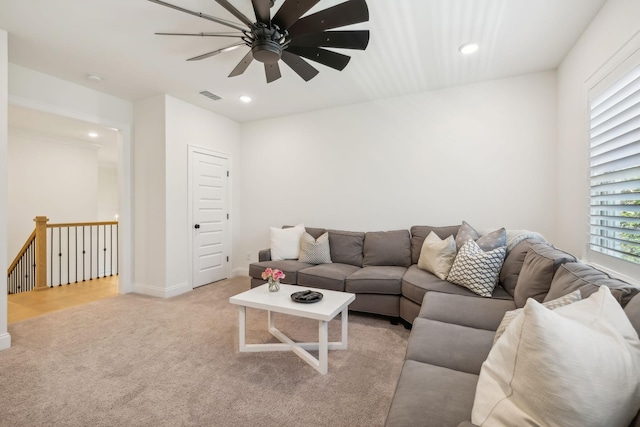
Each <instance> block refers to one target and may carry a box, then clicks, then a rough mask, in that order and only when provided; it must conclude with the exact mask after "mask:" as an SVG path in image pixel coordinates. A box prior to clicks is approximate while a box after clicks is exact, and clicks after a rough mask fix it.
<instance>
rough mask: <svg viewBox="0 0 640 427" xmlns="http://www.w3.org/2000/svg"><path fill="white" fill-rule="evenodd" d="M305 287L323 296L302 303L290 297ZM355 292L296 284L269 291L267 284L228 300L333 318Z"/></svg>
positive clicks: (310, 315) (257, 306)
mask: <svg viewBox="0 0 640 427" xmlns="http://www.w3.org/2000/svg"><path fill="white" fill-rule="evenodd" d="M307 289H311V290H315V291H317V292H320V293H321V294H322V295H323V298H322V299H321V300H320V301H318V302H314V303H309V304H304V303H299V302H295V301H293V300H292V299H291V294H293V293H295V292H300V291H304V290H307ZM355 298H356V296H355V294H351V293H348V292H338V291H329V290H326V289H312V288H305V287H304V286H297V285H284V284H281V285H280V290H279V291H277V292H269V286H268V285H266V284H265V285H262V286H258V287H256V288H253V289H249V290H248V291H245V292H242V293H240V294H238V295H234V296H232V297H231V298H229V302H231V303H232V304H237V305H244V306H245V307H252V308H259V309H262V310H267V311H275V312H278V313H285V314H291V315H293V316H300V317H307V318H310V319H316V320H324V321H326V322H328V321H329V320H331V319H333V318H334V317H335V316H336V315H337V314H338V313H340V312H341V311H342V309H343V308H344V307H346V306H347V305H349V304H351V303H352V302H353V300H355Z"/></svg>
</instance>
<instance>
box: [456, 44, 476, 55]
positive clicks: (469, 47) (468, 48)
mask: <svg viewBox="0 0 640 427" xmlns="http://www.w3.org/2000/svg"><path fill="white" fill-rule="evenodd" d="M479 47H480V46H478V43H465V44H463V45H462V46H460V47H459V48H458V50H459V51H460V53H461V54H463V55H470V54H472V53H474V52H475V51H477V50H478V48H479Z"/></svg>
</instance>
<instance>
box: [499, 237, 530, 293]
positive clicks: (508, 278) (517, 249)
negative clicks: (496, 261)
mask: <svg viewBox="0 0 640 427" xmlns="http://www.w3.org/2000/svg"><path fill="white" fill-rule="evenodd" d="M535 243H537V242H536V240H533V239H526V240H523V241H521V242H520V243H518V244H516V245H515V246H513V247H512V248H511V250H508V251H507V256H506V257H505V259H504V263H503V264H502V270H500V284H501V285H502V287H503V288H504V290H505V291H507V293H508V294H509V295H511V296H513V295H514V293H515V291H516V283H518V276H519V275H520V271H521V270H522V266H523V264H524V258H525V257H526V256H527V252H529V249H530V248H531V246H532V245H533V244H535ZM507 249H508V247H507Z"/></svg>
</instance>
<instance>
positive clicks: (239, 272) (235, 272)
mask: <svg viewBox="0 0 640 427" xmlns="http://www.w3.org/2000/svg"><path fill="white" fill-rule="evenodd" d="M248 275H249V269H248V268H235V269H234V270H233V271H232V272H231V277H238V276H248Z"/></svg>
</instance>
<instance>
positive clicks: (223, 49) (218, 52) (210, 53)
mask: <svg viewBox="0 0 640 427" xmlns="http://www.w3.org/2000/svg"><path fill="white" fill-rule="evenodd" d="M240 46H246V45H245V44H244V42H240V43H236V44H232V45H231V46H227V47H223V48H222V49H218V50H214V51H213V52H208V53H205V54H203V55H198V56H194V57H193V58H189V59H187V61H200V60H201V59H205V58H210V57H212V56H215V55H219V54H221V53H223V52H229V51H231V50H234V49H237V48H239V47H240Z"/></svg>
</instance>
